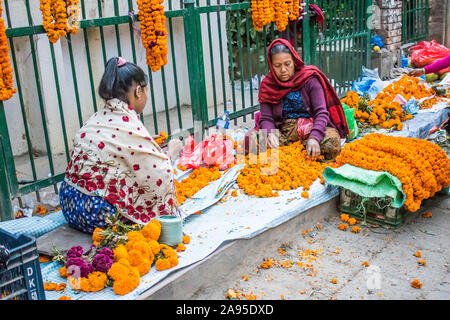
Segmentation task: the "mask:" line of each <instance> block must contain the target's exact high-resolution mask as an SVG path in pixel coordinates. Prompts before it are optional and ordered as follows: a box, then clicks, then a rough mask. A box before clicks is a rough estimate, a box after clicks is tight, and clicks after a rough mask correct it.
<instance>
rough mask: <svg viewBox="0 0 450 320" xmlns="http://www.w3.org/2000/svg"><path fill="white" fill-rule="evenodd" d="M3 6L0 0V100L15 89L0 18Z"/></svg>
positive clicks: (3, 27)
mask: <svg viewBox="0 0 450 320" xmlns="http://www.w3.org/2000/svg"><path fill="white" fill-rule="evenodd" d="M2 13H3V8H2V4H1V0H0V100H2V101H5V100H8V99H10V98H11V97H12V96H13V94H14V93H16V92H17V89H15V88H13V69H12V68H11V63H10V58H9V45H8V39H7V38H6V26H5V20H4V19H2V18H1V17H2Z"/></svg>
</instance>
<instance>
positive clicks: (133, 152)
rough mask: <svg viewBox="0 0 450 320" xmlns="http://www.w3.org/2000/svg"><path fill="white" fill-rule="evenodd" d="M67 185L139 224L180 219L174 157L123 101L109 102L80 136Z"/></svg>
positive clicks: (67, 174)
mask: <svg viewBox="0 0 450 320" xmlns="http://www.w3.org/2000/svg"><path fill="white" fill-rule="evenodd" d="M65 181H66V183H68V184H69V185H71V186H73V187H74V188H76V189H78V190H80V191H81V192H83V193H85V194H88V195H95V196H100V197H102V198H104V199H105V200H106V201H108V202H109V203H111V204H113V205H115V206H116V207H118V208H120V209H122V210H121V211H122V212H123V214H124V215H125V216H126V217H127V218H128V219H130V220H132V221H133V222H135V223H141V224H145V223H147V222H149V221H150V219H151V218H154V217H156V216H158V215H176V214H177V213H178V204H177V202H176V189H175V184H174V173H173V168H172V165H171V163H170V160H169V157H168V156H167V155H166V154H165V153H163V151H162V150H161V148H160V147H159V145H158V144H157V143H156V142H155V141H154V140H153V139H152V138H151V136H150V134H149V133H148V131H147V129H146V128H145V127H144V125H143V124H142V122H141V120H140V119H139V115H138V114H137V113H136V112H135V111H134V110H133V109H132V108H131V107H130V106H129V105H128V104H127V103H125V102H123V101H121V100H119V99H111V100H108V101H107V102H106V105H105V107H104V108H103V109H102V110H99V111H97V112H96V113H95V114H93V115H92V116H91V118H90V119H89V120H88V121H87V122H86V124H85V125H84V126H83V127H82V128H81V129H80V130H79V131H78V133H77V135H76V136H75V138H74V144H73V151H72V154H71V160H70V162H69V164H68V166H67V170H66V177H65Z"/></svg>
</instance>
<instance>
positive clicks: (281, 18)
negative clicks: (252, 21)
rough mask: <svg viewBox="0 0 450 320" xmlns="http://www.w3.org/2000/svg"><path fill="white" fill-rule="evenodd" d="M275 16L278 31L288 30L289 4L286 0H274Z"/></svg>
mask: <svg viewBox="0 0 450 320" xmlns="http://www.w3.org/2000/svg"><path fill="white" fill-rule="evenodd" d="M273 6H274V12H275V13H274V16H273V21H274V22H275V24H276V25H277V29H278V31H284V30H286V26H287V25H288V23H289V12H288V10H289V6H288V4H287V2H286V1H285V0H274V1H273Z"/></svg>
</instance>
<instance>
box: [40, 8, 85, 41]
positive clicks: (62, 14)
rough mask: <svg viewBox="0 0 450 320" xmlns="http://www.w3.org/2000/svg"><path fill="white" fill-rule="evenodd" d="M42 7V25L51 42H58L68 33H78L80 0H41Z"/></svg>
mask: <svg viewBox="0 0 450 320" xmlns="http://www.w3.org/2000/svg"><path fill="white" fill-rule="evenodd" d="M40 9H41V12H42V26H43V27H44V30H45V32H46V33H47V37H48V40H49V41H50V42H51V43H55V42H57V41H58V40H59V38H60V37H65V36H66V34H67V33H73V34H75V33H77V30H78V28H79V23H78V19H79V16H80V9H79V0H67V1H64V0H40ZM68 11H69V12H68ZM69 21H70V23H69Z"/></svg>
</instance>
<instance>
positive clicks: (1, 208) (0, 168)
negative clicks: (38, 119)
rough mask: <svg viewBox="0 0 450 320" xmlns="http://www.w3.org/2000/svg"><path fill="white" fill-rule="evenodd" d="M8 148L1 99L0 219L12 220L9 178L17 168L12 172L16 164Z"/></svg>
mask: <svg viewBox="0 0 450 320" xmlns="http://www.w3.org/2000/svg"><path fill="white" fill-rule="evenodd" d="M7 148H9V149H10V148H11V145H10V143H9V134H8V127H7V125H6V118H5V114H4V108H3V102H1V101H0V221H6V220H11V219H12V218H13V216H14V213H13V208H12V203H11V198H12V195H11V186H10V182H11V179H10V178H9V177H10V175H11V174H14V177H15V170H13V171H12V173H11V167H12V168H14V166H11V163H12V164H13V165H14V159H13V158H12V159H8V158H10V157H12V155H11V153H10V152H8V150H7ZM9 151H10V150H9Z"/></svg>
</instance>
